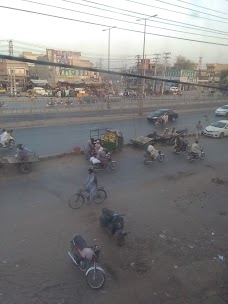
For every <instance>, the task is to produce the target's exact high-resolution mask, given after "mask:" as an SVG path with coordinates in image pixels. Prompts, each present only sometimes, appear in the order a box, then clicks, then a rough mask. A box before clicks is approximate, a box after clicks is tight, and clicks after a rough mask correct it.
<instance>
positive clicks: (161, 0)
mask: <svg viewBox="0 0 228 304" xmlns="http://www.w3.org/2000/svg"><path fill="white" fill-rule="evenodd" d="M155 1H158V2H161V3H165V4H168V5H172V6H173V4H170V3H169V2H166V1H163V0H155ZM178 7H180V8H183V9H185V10H190V11H192V12H197V13H201V14H204V15H207V16H212V17H216V18H220V19H224V20H228V19H227V18H224V17H221V16H217V15H213V14H209V13H205V12H202V11H198V10H195V9H192V8H187V7H185V6H181V5H179V6H178Z"/></svg>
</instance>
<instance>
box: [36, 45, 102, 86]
mask: <svg viewBox="0 0 228 304" xmlns="http://www.w3.org/2000/svg"><path fill="white" fill-rule="evenodd" d="M37 59H38V60H43V61H47V62H56V63H61V64H67V65H72V66H74V65H77V66H81V67H83V68H84V67H88V68H92V67H93V63H92V62H90V61H89V60H82V59H81V53H80V52H71V51H58V50H53V49H47V50H46V55H44V56H40V57H38V58H37ZM36 70H37V75H38V77H39V79H46V80H47V81H48V83H49V85H50V86H51V87H56V86H57V84H58V83H65V84H80V83H83V82H84V83H87V82H96V81H99V73H96V72H90V71H86V70H81V69H74V68H73V67H72V68H62V67H53V66H48V65H45V66H44V65H43V66H42V65H36Z"/></svg>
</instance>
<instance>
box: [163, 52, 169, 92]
mask: <svg viewBox="0 0 228 304" xmlns="http://www.w3.org/2000/svg"><path fill="white" fill-rule="evenodd" d="M170 54H171V53H170V52H166V53H163V55H164V57H163V59H164V72H163V78H165V74H166V69H167V65H168V60H169V59H170V57H169V55H170ZM164 86H165V82H164V81H163V82H162V92H161V93H162V95H163V93H164Z"/></svg>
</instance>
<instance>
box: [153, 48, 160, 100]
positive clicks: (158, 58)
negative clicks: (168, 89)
mask: <svg viewBox="0 0 228 304" xmlns="http://www.w3.org/2000/svg"><path fill="white" fill-rule="evenodd" d="M154 56H155V57H153V59H154V60H153V62H154V63H155V68H154V77H156V76H157V65H158V62H159V60H160V56H161V54H159V53H157V54H154ZM155 91H156V79H155V80H154V82H153V94H154V93H155Z"/></svg>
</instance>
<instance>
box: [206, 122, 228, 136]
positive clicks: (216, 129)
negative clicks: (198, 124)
mask: <svg viewBox="0 0 228 304" xmlns="http://www.w3.org/2000/svg"><path fill="white" fill-rule="evenodd" d="M203 134H204V135H206V136H211V137H219V138H223V137H224V136H228V120H219V121H217V122H214V123H212V124H211V125H210V126H208V127H206V128H205V129H204V131H203Z"/></svg>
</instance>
